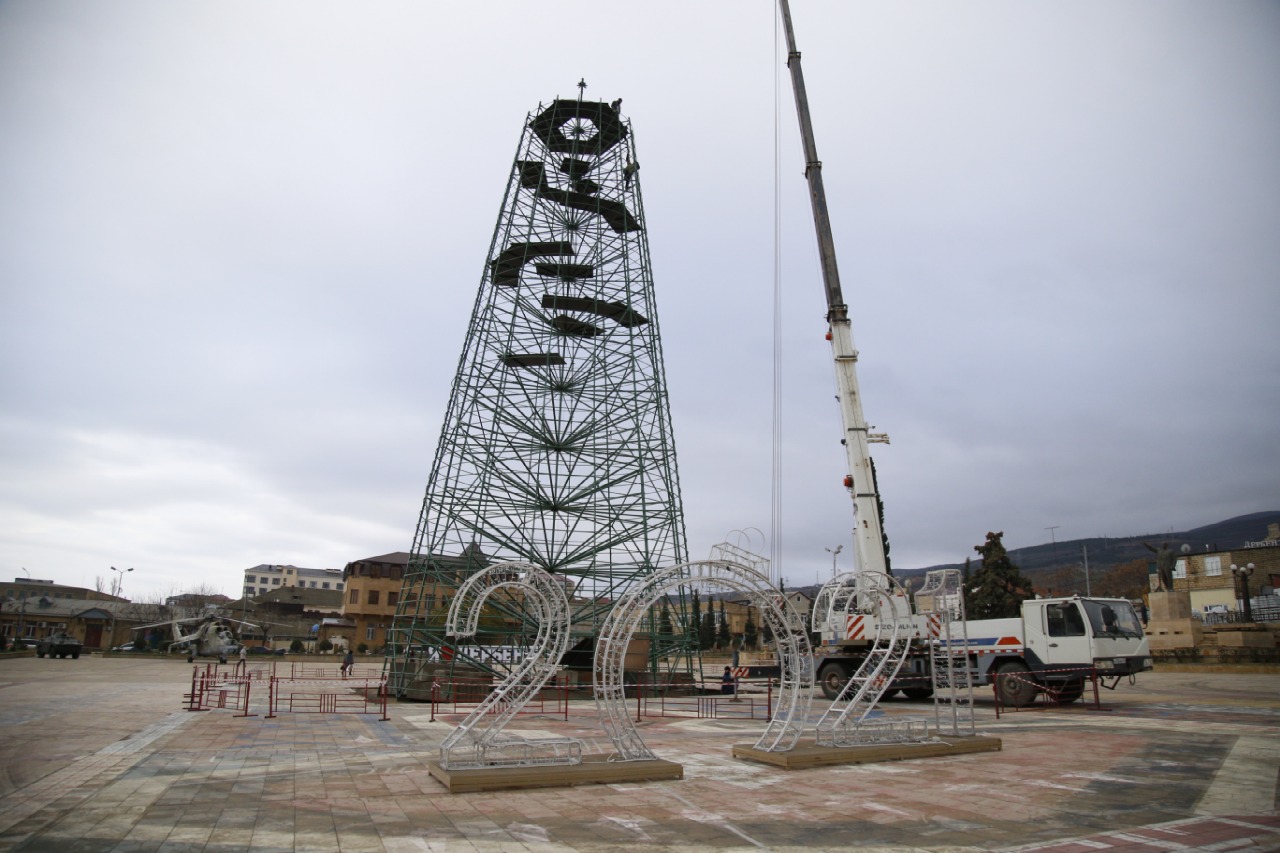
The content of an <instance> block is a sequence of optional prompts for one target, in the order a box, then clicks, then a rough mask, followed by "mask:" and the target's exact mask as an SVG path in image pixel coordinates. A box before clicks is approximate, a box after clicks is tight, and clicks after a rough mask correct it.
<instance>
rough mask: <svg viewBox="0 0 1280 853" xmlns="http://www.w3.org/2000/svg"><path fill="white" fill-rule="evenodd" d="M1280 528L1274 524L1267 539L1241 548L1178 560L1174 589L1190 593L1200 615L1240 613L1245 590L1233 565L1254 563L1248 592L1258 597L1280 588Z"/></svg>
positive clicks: (1175, 565)
mask: <svg viewBox="0 0 1280 853" xmlns="http://www.w3.org/2000/svg"><path fill="white" fill-rule="evenodd" d="M1277 527H1280V525H1275V524H1273V525H1271V529H1269V530H1268V536H1267V538H1266V539H1263V540H1260V541H1257V542H1246V543H1245V544H1244V545H1243V546H1241V547H1239V548H1232V549H1228V550H1222V551H1217V550H1214V551H1204V552H1202V553H1195V552H1188V553H1185V554H1183V555H1182V556H1181V557H1179V558H1178V561H1177V562H1176V563H1175V564H1174V569H1173V588H1174V589H1175V590H1178V591H1184V590H1185V591H1187V592H1189V593H1191V608H1192V609H1193V610H1198V611H1200V612H1201V613H1204V612H1206V608H1208V609H1216V608H1218V607H1226V608H1227V609H1228V610H1238V609H1241V607H1240V596H1241V594H1242V591H1241V590H1240V589H1239V587H1238V580H1237V578H1236V575H1235V573H1233V572H1232V571H1231V567H1232V566H1237V567H1241V568H1243V567H1245V566H1248V565H1249V564H1253V567H1254V568H1253V573H1252V575H1251V576H1250V577H1249V593H1250V595H1251V596H1253V597H1256V596H1259V595H1267V594H1270V593H1271V591H1272V590H1275V589H1277V588H1280V530H1277V529H1276V528H1277Z"/></svg>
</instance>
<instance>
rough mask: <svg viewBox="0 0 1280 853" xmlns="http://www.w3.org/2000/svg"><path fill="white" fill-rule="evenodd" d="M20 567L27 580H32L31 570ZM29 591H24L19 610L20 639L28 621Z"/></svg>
mask: <svg viewBox="0 0 1280 853" xmlns="http://www.w3.org/2000/svg"><path fill="white" fill-rule="evenodd" d="M18 568H20V569H22V573H23V574H24V575H26V576H27V580H31V572H29V571H27V570H26V569H25V568H23V567H22V566H19V567H18ZM27 592H28V590H25V589H24V590H23V591H22V609H21V610H19V611H18V639H19V640H21V639H22V637H23V633H22V631H23V628H25V627H26V623H27ZM23 645H24V647H25V645H26V644H25V643H24V644H23Z"/></svg>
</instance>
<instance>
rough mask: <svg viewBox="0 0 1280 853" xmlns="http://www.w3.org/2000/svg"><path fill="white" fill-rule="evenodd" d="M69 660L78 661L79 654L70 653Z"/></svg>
mask: <svg viewBox="0 0 1280 853" xmlns="http://www.w3.org/2000/svg"><path fill="white" fill-rule="evenodd" d="M71 659H72V660H80V653H79V652H72V653H71Z"/></svg>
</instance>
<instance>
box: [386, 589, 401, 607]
mask: <svg viewBox="0 0 1280 853" xmlns="http://www.w3.org/2000/svg"><path fill="white" fill-rule="evenodd" d="M399 603H400V593H398V592H389V593H387V606H388V607H395V606H396V605H397V604H399Z"/></svg>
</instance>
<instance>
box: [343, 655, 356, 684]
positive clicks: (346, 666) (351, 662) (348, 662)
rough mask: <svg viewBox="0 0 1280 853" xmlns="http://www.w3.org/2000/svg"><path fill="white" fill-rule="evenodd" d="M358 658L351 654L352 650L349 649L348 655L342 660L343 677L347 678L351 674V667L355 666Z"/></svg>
mask: <svg viewBox="0 0 1280 853" xmlns="http://www.w3.org/2000/svg"><path fill="white" fill-rule="evenodd" d="M355 663H356V656H355V655H353V654H352V653H351V649H347V653H346V655H345V656H343V658H342V677H343V678H346V677H347V676H348V675H350V674H351V667H353V666H355Z"/></svg>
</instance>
